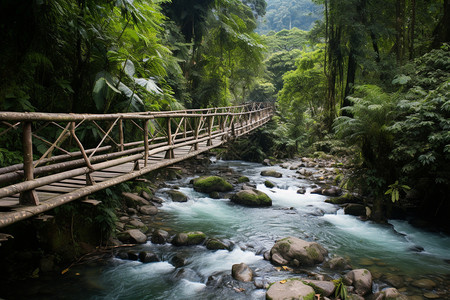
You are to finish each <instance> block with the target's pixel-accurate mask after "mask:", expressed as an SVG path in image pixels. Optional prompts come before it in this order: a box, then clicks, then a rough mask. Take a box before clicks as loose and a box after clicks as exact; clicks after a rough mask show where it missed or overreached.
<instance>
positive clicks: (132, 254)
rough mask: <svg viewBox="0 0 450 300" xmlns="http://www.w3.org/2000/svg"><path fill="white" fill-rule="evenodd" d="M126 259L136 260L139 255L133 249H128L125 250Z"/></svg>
mask: <svg viewBox="0 0 450 300" xmlns="http://www.w3.org/2000/svg"><path fill="white" fill-rule="evenodd" d="M127 259H129V260H138V259H139V255H138V254H137V253H136V252H134V251H129V252H127Z"/></svg>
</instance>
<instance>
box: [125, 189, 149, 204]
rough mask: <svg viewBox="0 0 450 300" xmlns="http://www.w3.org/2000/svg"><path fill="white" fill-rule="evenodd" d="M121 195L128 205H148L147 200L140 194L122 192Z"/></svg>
mask: <svg viewBox="0 0 450 300" xmlns="http://www.w3.org/2000/svg"><path fill="white" fill-rule="evenodd" d="M122 196H123V197H124V199H125V203H126V204H127V206H129V207H136V206H138V205H149V204H150V203H149V202H148V201H147V200H145V199H144V198H142V197H141V196H138V195H136V194H133V193H128V192H122Z"/></svg>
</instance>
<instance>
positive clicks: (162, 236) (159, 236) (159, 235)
mask: <svg viewBox="0 0 450 300" xmlns="http://www.w3.org/2000/svg"><path fill="white" fill-rule="evenodd" d="M168 239H169V233H168V232H167V231H165V230H162V229H157V230H155V231H154V232H153V234H152V239H151V241H152V243H153V244H165V243H166V242H167V241H168Z"/></svg>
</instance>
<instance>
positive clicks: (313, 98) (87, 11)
mask: <svg viewBox="0 0 450 300" xmlns="http://www.w3.org/2000/svg"><path fill="white" fill-rule="evenodd" d="M449 13H450V2H449V1H448V0H430V1H415V0H395V1H394V0H389V1H381V2H380V1H368V0H317V1H314V4H313V3H311V2H309V1H274V0H273V1H267V3H266V1H264V0H242V1H241V0H172V1H168V0H152V1H144V0H135V1H130V0H118V1H92V0H62V1H61V0H45V1H38V0H33V1H26V2H22V1H13V0H5V1H2V2H1V3H0V43H1V45H2V47H1V48H0V58H1V61H2V64H1V66H0V77H1V78H2V80H1V82H0V109H1V110H4V111H46V112H78V113H80V112H89V113H111V112H127V111H145V110H172V109H180V108H183V107H186V108H203V107H212V106H226V105H230V104H240V103H244V102H246V101H268V102H274V103H276V105H277V108H278V111H279V116H277V117H275V118H274V123H275V124H276V126H272V128H268V129H267V131H270V132H268V133H267V134H268V135H270V136H271V137H272V142H271V145H272V147H269V148H268V149H266V150H264V155H267V156H268V155H276V156H280V157H286V156H293V155H295V154H297V153H306V152H311V153H312V152H317V151H322V152H326V153H331V154H335V155H350V156H352V157H354V161H353V165H354V171H353V172H352V176H351V177H350V178H348V180H344V181H343V182H342V183H341V184H342V185H345V186H346V187H347V188H352V189H354V190H357V191H359V192H360V193H361V194H362V195H365V196H367V197H370V198H371V199H374V201H375V208H376V213H375V214H374V216H375V217H376V218H379V219H382V218H384V217H385V216H386V210H387V212H389V210H390V206H391V204H392V202H398V201H407V203H413V204H414V205H418V206H421V207H423V208H424V209H423V212H424V213H427V214H428V215H430V216H441V217H443V216H445V215H448V213H449V211H450V209H449V203H448V200H446V199H447V198H448V194H449V192H450V189H449V187H450V182H449V180H450V161H449V160H450V98H449V85H450V82H449V79H450V77H449V74H450V55H449V54H450V46H449V44H448V43H449V42H450V24H449V23H450V16H449ZM318 14H322V15H320V16H319V15H318ZM264 16H265V17H264ZM313 21H315V23H313V26H311V24H312V22H313ZM258 23H259V24H260V25H259V26H260V27H259V31H260V32H264V33H265V35H259V34H257V33H256V30H257V26H258V25H257V24H258ZM297 27H298V28H297ZM305 30H308V31H305ZM4 143H5V141H2V144H4ZM269 144H270V143H269ZM260 152H261V151H260ZM260 152H259V153H260ZM0 153H1V154H2V156H1V157H0V164H2V165H3V164H6V163H8V162H10V161H11V162H13V159H14V155H13V154H11V152H10V151H9V150H6V149H1V152H0ZM255 153H258V152H255ZM406 192H408V193H406ZM399 199H400V200H399ZM405 199H408V200H405ZM391 200H392V201H391ZM414 201H415V202H414Z"/></svg>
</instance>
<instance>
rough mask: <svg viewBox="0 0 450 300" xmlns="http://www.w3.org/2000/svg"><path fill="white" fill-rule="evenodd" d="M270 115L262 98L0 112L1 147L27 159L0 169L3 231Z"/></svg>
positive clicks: (223, 138) (191, 154)
mask: <svg viewBox="0 0 450 300" xmlns="http://www.w3.org/2000/svg"><path fill="white" fill-rule="evenodd" d="M272 113H273V110H272V106H271V105H265V104H263V103H252V104H247V105H241V106H232V107H221V108H211V109H196V110H179V111H163V112H139V113H121V114H50V113H16V112H0V148H6V149H9V150H11V149H18V148H19V149H20V148H22V149H23V151H22V153H20V157H22V158H23V163H21V164H15V165H9V166H4V167H1V168H0V228H2V227H5V226H7V225H10V224H13V223H15V222H18V221H20V220H24V219H26V218H29V217H32V216H36V215H39V214H41V213H43V212H45V211H48V210H51V209H53V208H55V207H57V206H59V205H62V204H65V203H68V202H71V201H73V200H76V199H80V198H82V197H85V196H87V195H89V194H92V193H94V192H97V191H99V190H102V189H105V188H107V187H110V186H113V185H116V184H119V183H121V182H125V181H128V180H130V179H132V178H135V177H138V176H141V175H143V174H146V173H148V172H150V171H153V170H156V169H159V168H162V167H166V166H168V165H171V164H174V163H176V162H179V161H182V160H185V159H187V158H191V157H194V156H196V155H198V154H200V153H202V152H205V151H208V150H210V149H212V148H214V147H218V146H220V145H222V144H223V143H225V142H227V141H229V140H231V139H234V138H236V137H239V136H241V135H244V134H246V133H249V132H250V131H252V130H254V129H256V128H258V127H260V126H262V125H264V124H265V123H267V122H268V121H269V120H270V118H271V116H272ZM0 150H1V149H0ZM37 153H39V155H36V154H37ZM0 155H2V153H1V152H0ZM39 156H40V157H39ZM2 160H3V161H4V160H5V159H2ZM2 160H1V157H0V162H1V161H2Z"/></svg>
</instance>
